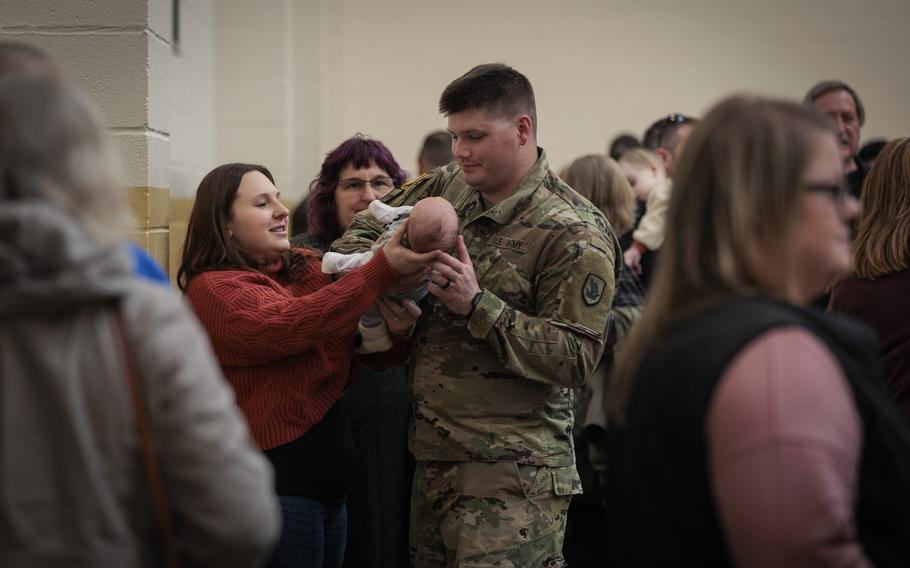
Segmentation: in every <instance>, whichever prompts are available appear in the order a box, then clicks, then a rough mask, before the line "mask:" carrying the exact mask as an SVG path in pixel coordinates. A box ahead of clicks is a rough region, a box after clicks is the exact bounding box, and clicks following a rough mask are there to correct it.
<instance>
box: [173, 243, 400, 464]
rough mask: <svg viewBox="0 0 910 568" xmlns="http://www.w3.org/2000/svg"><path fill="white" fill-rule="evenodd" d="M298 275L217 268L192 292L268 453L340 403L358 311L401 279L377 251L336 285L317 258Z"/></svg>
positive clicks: (197, 280)
mask: <svg viewBox="0 0 910 568" xmlns="http://www.w3.org/2000/svg"><path fill="white" fill-rule="evenodd" d="M279 266H280V265H279ZM275 268H278V267H275ZM301 272H302V274H301V275H300V276H299V278H297V279H296V280H294V281H293V282H281V281H279V280H276V279H275V278H273V277H274V276H275V272H270V275H266V274H263V273H260V272H252V271H242V270H219V271H211V272H205V273H202V274H200V275H198V276H196V277H195V278H193V280H192V281H190V283H189V286H188V288H187V293H186V296H187V299H188V300H189V302H190V304H192V306H193V309H194V310H195V312H196V315H197V316H198V317H199V320H200V321H201V322H202V325H203V326H204V327H205V329H206V330H207V331H208V334H209V337H210V338H211V340H212V345H213V347H214V348H215V354H216V356H217V357H218V361H219V362H220V363H221V368H222V370H223V371H224V375H225V377H226V378H227V380H228V381H229V382H230V383H231V385H233V387H234V390H235V392H236V394H237V402H238V403H239V405H240V408H241V409H242V410H243V412H244V414H245V415H246V418H247V421H248V422H249V425H250V430H251V431H252V433H253V437H254V438H255V440H256V442H257V443H258V444H259V447H260V448H262V449H263V450H268V449H271V448H274V447H276V446H280V445H282V444H286V443H288V442H291V441H293V440H296V439H297V438H299V437H300V436H302V435H303V434H304V433H306V432H307V430H309V429H310V427H312V426H313V425H314V424H316V423H317V422H319V421H320V420H322V418H323V416H325V414H326V412H327V411H328V410H329V408H331V407H332V405H333V404H335V402H336V401H337V400H338V398H339V397H340V396H341V393H342V392H343V391H344V388H345V386H346V385H347V382H348V377H349V374H350V368H351V359H352V357H353V348H354V337H355V333H356V330H357V321H358V319H359V318H360V315H361V314H362V313H363V312H365V311H366V310H367V308H368V307H369V306H370V304H372V303H373V302H374V301H375V300H376V298H377V297H378V296H379V294H380V292H381V291H382V290H383V289H384V288H385V287H386V286H387V285H388V284H390V283H392V282H394V281H395V280H397V279H398V273H397V272H395V270H394V269H393V268H392V266H391V265H390V264H389V263H388V261H387V260H386V258H385V255H384V254H382V253H381V252H380V253H378V254H376V256H374V257H373V259H372V260H371V261H370V262H369V263H367V264H366V265H364V266H362V267H360V268H358V269H356V270H354V271H352V272H351V273H349V274H348V275H347V276H345V277H344V278H342V279H341V280H339V281H337V282H334V283H333V282H332V281H331V279H330V278H329V277H328V276H327V275H325V274H323V273H322V270H321V268H320V263H319V262H318V261H312V260H311V261H310V262H309V263H308V264H307V265H306V267H304V268H303V269H302V270H301Z"/></svg>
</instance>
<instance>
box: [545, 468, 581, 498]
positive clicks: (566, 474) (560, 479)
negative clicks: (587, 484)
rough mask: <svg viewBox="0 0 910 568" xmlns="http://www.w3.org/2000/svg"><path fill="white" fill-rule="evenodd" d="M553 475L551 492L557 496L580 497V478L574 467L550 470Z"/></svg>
mask: <svg viewBox="0 0 910 568" xmlns="http://www.w3.org/2000/svg"><path fill="white" fill-rule="evenodd" d="M550 472H551V474H552V475H553V492H554V493H556V494H557V495H580V494H581V492H582V491H581V478H580V477H578V471H577V470H576V469H575V467H555V468H552V469H551V470H550Z"/></svg>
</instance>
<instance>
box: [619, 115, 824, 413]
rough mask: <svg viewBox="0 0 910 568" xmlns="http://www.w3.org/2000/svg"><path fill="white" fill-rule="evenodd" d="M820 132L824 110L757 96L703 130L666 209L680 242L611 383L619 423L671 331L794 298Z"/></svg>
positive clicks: (666, 255) (667, 248)
mask: <svg viewBox="0 0 910 568" xmlns="http://www.w3.org/2000/svg"><path fill="white" fill-rule="evenodd" d="M816 131H818V132H830V129H829V127H828V124H827V122H825V119H824V118H823V117H822V116H820V115H819V114H817V113H816V111H814V110H812V109H807V108H805V107H803V106H801V105H798V104H794V103H791V102H785V101H778V100H768V99H762V98H752V97H733V98H730V99H727V100H725V101H723V102H721V103H720V104H718V105H717V106H716V107H714V109H713V110H711V112H710V113H708V115H707V116H706V117H705V119H704V121H703V122H702V123H700V124H699V125H696V126H695V130H694V131H693V133H692V136H691V137H690V138H689V141H688V143H687V144H686V148H685V150H684V151H683V154H682V156H681V158H680V162H679V166H678V172H677V175H676V182H675V184H674V187H673V193H672V196H671V198H670V205H669V209H668V211H667V234H668V235H672V236H673V238H668V239H667V240H666V242H665V243H664V246H663V247H662V248H661V261H660V263H659V264H658V265H657V268H656V271H655V275H654V280H653V283H652V287H651V290H650V294H649V297H648V300H647V302H646V305H645V308H644V310H643V315H642V318H641V320H639V322H638V323H637V324H636V326H635V327H634V328H633V330H632V332H631V334H630V337H629V339H628V340H627V341H626V344H625V345H624V348H623V349H622V350H621V351H620V353H619V357H618V363H617V369H616V376H615V377H616V380H614V381H613V383H612V384H611V386H610V396H609V401H610V402H609V404H610V406H611V412H612V416H614V418H615V419H616V421H617V424H619V425H623V424H624V423H625V416H626V414H625V411H626V402H627V400H628V398H629V396H630V393H631V390H632V382H633V380H634V376H635V373H636V371H637V369H638V366H639V364H640V362H641V360H642V358H643V356H644V354H645V352H646V351H647V349H648V348H649V347H650V346H651V344H652V343H654V342H655V341H657V340H658V338H659V336H660V335H661V334H662V333H664V332H665V331H666V329H667V328H668V327H669V326H670V325H672V324H673V323H674V322H678V321H681V320H684V319H685V318H686V317H688V316H691V315H694V314H696V313H698V312H699V311H701V310H703V309H704V308H706V307H708V306H710V305H712V304H716V303H718V302H721V301H723V300H724V299H727V298H731V297H736V296H750V295H765V296H770V297H776V298H784V297H785V294H786V282H787V277H788V275H787V271H788V267H789V266H790V265H791V260H790V258H789V257H788V255H787V252H786V251H787V250H789V247H788V246H786V245H787V243H788V242H789V241H790V239H791V235H792V234H793V231H794V227H795V225H796V220H797V214H798V211H799V205H800V201H799V200H800V195H801V192H802V190H801V187H800V186H801V179H802V175H803V172H804V170H805V167H806V164H807V161H808V156H809V138H810V136H811V135H812V134H813V132H816ZM706 348H710V346H708V347H706Z"/></svg>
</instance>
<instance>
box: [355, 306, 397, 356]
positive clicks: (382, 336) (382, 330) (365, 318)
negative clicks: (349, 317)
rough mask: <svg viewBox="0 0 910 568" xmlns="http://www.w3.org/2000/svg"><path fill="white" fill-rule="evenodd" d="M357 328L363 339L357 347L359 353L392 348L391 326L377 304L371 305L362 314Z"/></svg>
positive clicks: (376, 351)
mask: <svg viewBox="0 0 910 568" xmlns="http://www.w3.org/2000/svg"><path fill="white" fill-rule="evenodd" d="M357 330H358V331H359V332H360V338H361V340H362V341H361V343H360V345H359V346H358V347H357V348H356V349H355V351H356V352H357V353H378V352H380V351H388V350H389V349H391V348H392V338H391V337H390V336H389V328H388V327H387V326H386V323H385V318H383V317H382V313H381V312H380V311H379V307H378V306H377V305H376V304H373V305H372V306H370V309H368V310H367V311H366V312H365V313H364V314H363V315H362V316H360V323H359V324H358V325H357Z"/></svg>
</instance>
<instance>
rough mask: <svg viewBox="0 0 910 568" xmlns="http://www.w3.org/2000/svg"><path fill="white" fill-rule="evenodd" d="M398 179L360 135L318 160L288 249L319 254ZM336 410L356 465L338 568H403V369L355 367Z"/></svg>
mask: <svg viewBox="0 0 910 568" xmlns="http://www.w3.org/2000/svg"><path fill="white" fill-rule="evenodd" d="M406 179H407V174H406V173H405V172H404V171H403V170H402V169H401V166H399V165H398V162H397V161H395V158H394V157H393V156H392V152H391V151H389V149H388V148H387V147H386V146H385V145H384V144H383V143H382V142H380V141H378V140H372V139H370V138H367V137H365V136H364V135H362V134H356V135H355V136H353V137H351V138H348V139H347V140H345V141H344V142H342V143H341V144H340V145H339V146H338V147H337V148H335V149H334V150H332V151H331V152H329V153H328V154H327V155H326V157H325V161H323V163H322V167H321V168H320V170H319V175H318V176H317V177H316V179H314V180H313V182H312V183H311V184H310V194H309V196H308V197H307V201H306V205H305V206H306V207H307V231H306V233H304V234H302V235H298V236H296V237H294V238H293V239H291V245H292V246H294V247H304V248H310V249H315V250H319V251H321V252H326V251H327V250H328V249H329V247H330V246H331V244H332V242H333V241H334V240H335V239H337V238H338V237H340V236H341V235H342V233H344V231H345V229H346V228H347V227H348V225H350V223H351V221H353V220H354V215H356V214H357V213H359V212H360V211H363V210H365V209H366V208H367V207H368V206H369V205H370V202H371V201H373V200H374V199H380V198H382V197H383V196H385V195H386V194H387V193H388V192H389V191H391V190H392V188H394V187H400V186H401V184H402V183H404V181H405V180H406ZM355 364H356V363H355ZM339 402H340V406H341V407H342V408H343V409H344V411H345V414H346V415H347V418H348V422H349V423H350V427H351V433H352V434H353V437H354V446H355V450H356V460H357V461H356V463H357V467H356V468H355V469H354V472H353V475H354V479H353V484H352V488H351V490H350V493H349V494H348V500H347V510H348V535H347V546H346V550H345V558H344V566H345V567H359V566H370V567H376V568H382V567H385V566H389V567H392V566H395V567H398V566H406V565H407V561H408V560H407V559H408V556H407V553H408V550H407V546H408V512H409V508H410V498H411V478H412V476H413V468H414V465H413V458H411V455H410V453H408V447H407V438H408V422H409V420H410V407H409V406H408V386H407V373H406V371H405V369H404V368H403V367H396V368H391V369H387V370H384V371H376V370H372V369H368V368H366V367H360V368H358V369H356V371H355V378H354V381H353V383H352V384H351V386H350V387H349V389H348V390H347V392H345V394H344V396H343V397H342V398H341V400H340V401H339Z"/></svg>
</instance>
